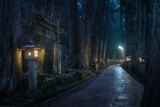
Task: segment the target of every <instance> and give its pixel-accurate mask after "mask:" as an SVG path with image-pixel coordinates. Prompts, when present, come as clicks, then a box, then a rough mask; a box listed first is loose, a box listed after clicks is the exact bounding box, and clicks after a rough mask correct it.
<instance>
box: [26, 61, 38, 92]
mask: <svg viewBox="0 0 160 107" xmlns="http://www.w3.org/2000/svg"><path fill="white" fill-rule="evenodd" d="M37 72H38V71H37V61H35V60H29V61H28V80H29V81H28V82H29V90H36V89H37V87H38V85H37Z"/></svg>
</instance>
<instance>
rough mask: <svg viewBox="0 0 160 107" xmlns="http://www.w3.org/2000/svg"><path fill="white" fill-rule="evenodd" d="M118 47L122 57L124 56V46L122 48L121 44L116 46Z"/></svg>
mask: <svg viewBox="0 0 160 107" xmlns="http://www.w3.org/2000/svg"><path fill="white" fill-rule="evenodd" d="M118 49H119V50H120V51H121V53H122V58H124V57H125V53H124V48H123V46H121V45H119V46H118Z"/></svg>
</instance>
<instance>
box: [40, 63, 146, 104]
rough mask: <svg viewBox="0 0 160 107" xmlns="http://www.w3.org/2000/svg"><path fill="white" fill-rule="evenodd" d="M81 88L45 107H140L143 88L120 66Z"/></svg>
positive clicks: (110, 69) (115, 66) (105, 72)
mask: <svg viewBox="0 0 160 107" xmlns="http://www.w3.org/2000/svg"><path fill="white" fill-rule="evenodd" d="M81 87H83V88H80V89H79V90H78V89H77V91H71V92H69V94H66V95H63V96H61V97H59V98H57V99H55V100H53V101H50V103H48V104H46V105H44V104H43V106H44V107H140V102H141V99H142V93H143V87H142V86H141V85H140V84H139V83H138V82H137V81H136V80H135V79H133V78H132V77H131V76H130V75H129V74H128V73H127V72H125V71H124V70H123V69H122V68H121V67H120V66H119V65H111V66H109V67H108V68H107V69H106V70H105V71H104V72H103V73H102V74H100V75H98V77H96V79H95V80H94V81H92V82H91V83H89V84H88V85H85V86H83V84H82V86H81ZM43 106H42V107H43Z"/></svg>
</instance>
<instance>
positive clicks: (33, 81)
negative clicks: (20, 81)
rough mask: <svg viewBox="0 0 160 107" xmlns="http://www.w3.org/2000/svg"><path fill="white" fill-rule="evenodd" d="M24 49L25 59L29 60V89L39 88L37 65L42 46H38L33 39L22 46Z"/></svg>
mask: <svg viewBox="0 0 160 107" xmlns="http://www.w3.org/2000/svg"><path fill="white" fill-rule="evenodd" d="M22 49H23V50H24V52H25V53H24V54H25V59H26V60H27V62H28V83H29V90H35V89H37V87H38V85H37V72H38V70H37V65H38V60H39V50H40V48H39V47H38V46H36V45H35V44H34V43H33V42H32V41H29V43H28V44H26V45H24V46H22Z"/></svg>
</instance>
